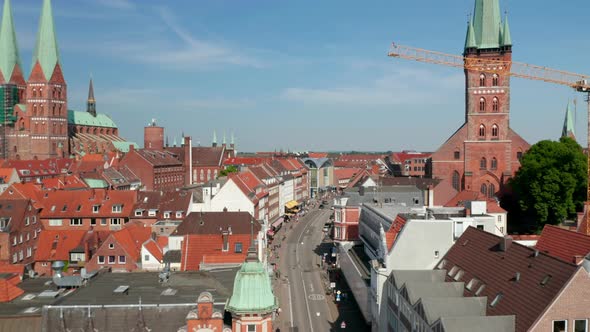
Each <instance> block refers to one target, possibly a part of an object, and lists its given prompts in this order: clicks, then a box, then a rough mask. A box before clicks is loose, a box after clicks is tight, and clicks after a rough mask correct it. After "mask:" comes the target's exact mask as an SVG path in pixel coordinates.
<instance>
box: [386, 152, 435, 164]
mask: <svg viewBox="0 0 590 332" xmlns="http://www.w3.org/2000/svg"><path fill="white" fill-rule="evenodd" d="M431 155H432V153H431V152H415V151H402V152H394V153H392V154H391V161H392V162H398V163H402V164H403V163H405V162H406V160H408V159H416V158H421V159H427V158H430V156H431Z"/></svg>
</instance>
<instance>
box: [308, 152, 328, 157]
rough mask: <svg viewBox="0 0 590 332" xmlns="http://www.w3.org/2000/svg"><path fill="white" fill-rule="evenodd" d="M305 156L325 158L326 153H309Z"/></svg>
mask: <svg viewBox="0 0 590 332" xmlns="http://www.w3.org/2000/svg"><path fill="white" fill-rule="evenodd" d="M307 156H308V157H309V158H327V157H328V153H327V152H310V153H308V154H307Z"/></svg>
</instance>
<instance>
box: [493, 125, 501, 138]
mask: <svg viewBox="0 0 590 332" xmlns="http://www.w3.org/2000/svg"><path fill="white" fill-rule="evenodd" d="M499 134H500V130H499V128H498V125H493V126H492V137H493V138H498V135H499Z"/></svg>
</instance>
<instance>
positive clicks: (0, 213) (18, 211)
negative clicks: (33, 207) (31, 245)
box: [0, 199, 30, 232]
mask: <svg viewBox="0 0 590 332" xmlns="http://www.w3.org/2000/svg"><path fill="white" fill-rule="evenodd" d="M29 202H30V200H28V199H2V200H0V218H2V219H4V218H5V219H8V220H10V222H9V224H8V225H7V226H9V227H8V229H9V231H11V232H12V231H16V230H17V229H20V227H21V226H22V224H23V221H24V216H25V212H26V210H27V206H29ZM0 231H2V230H1V229H0Z"/></svg>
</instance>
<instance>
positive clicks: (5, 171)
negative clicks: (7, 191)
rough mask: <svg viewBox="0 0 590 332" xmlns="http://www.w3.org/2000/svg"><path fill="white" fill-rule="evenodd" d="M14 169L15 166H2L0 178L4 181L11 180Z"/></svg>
mask: <svg viewBox="0 0 590 332" xmlns="http://www.w3.org/2000/svg"><path fill="white" fill-rule="evenodd" d="M14 171H15V169H14V168H0V179H3V181H4V183H8V182H10V180H12V179H11V178H12V174H13V172H14Z"/></svg>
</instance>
